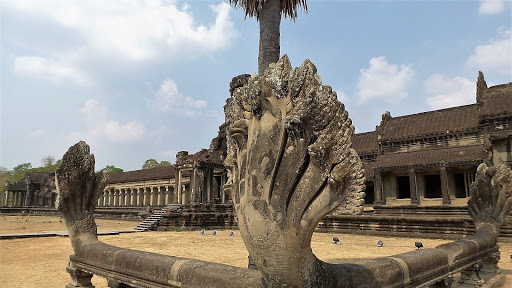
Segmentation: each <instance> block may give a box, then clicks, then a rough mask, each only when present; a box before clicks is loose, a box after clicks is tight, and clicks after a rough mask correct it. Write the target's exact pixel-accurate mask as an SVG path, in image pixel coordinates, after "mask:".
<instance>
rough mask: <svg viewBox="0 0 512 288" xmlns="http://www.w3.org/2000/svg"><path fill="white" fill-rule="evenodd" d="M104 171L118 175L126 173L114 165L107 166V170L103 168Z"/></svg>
mask: <svg viewBox="0 0 512 288" xmlns="http://www.w3.org/2000/svg"><path fill="white" fill-rule="evenodd" d="M102 170H106V171H107V174H109V175H110V174H116V173H121V172H124V170H123V169H121V168H119V167H116V166H114V165H107V166H105V168H103V169H102Z"/></svg>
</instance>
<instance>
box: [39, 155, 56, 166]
mask: <svg viewBox="0 0 512 288" xmlns="http://www.w3.org/2000/svg"><path fill="white" fill-rule="evenodd" d="M41 164H42V165H43V167H48V166H51V165H53V164H55V157H53V156H52V155H48V156H45V157H43V159H41Z"/></svg>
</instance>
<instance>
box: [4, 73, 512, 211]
mask: <svg viewBox="0 0 512 288" xmlns="http://www.w3.org/2000/svg"><path fill="white" fill-rule="evenodd" d="M248 77H249V75H241V76H238V77H235V78H234V79H233V81H232V82H231V85H230V86H231V92H232V91H234V89H235V88H237V87H240V86H242V85H243V83H244V81H246V79H247V78H248ZM225 129H226V127H225V124H223V125H221V126H220V127H219V134H218V136H217V137H216V138H214V139H213V140H212V142H211V145H210V147H209V149H203V150H201V151H199V152H197V153H195V154H193V155H189V154H188V152H187V151H182V152H178V154H177V156H176V164H175V165H172V166H168V167H158V168H153V169H143V170H137V171H129V172H123V173H118V174H113V175H110V179H109V182H108V185H107V186H106V187H105V190H104V191H103V193H102V195H100V197H99V199H98V204H97V205H98V207H110V208H112V207H147V206H154V207H157V206H166V205H168V204H182V205H185V204H199V203H203V204H205V203H211V204H215V203H229V202H230V199H229V198H228V197H227V195H224V193H223V192H222V190H223V189H222V185H223V183H225V182H226V180H227V179H226V172H225V169H224V164H223V162H224V158H225V156H226V131H225ZM352 143H353V147H354V149H355V150H356V151H357V152H358V153H359V155H360V157H361V159H362V161H363V163H364V168H365V174H366V179H367V182H366V186H367V188H366V205H368V206H374V205H375V206H384V207H385V206H394V207H396V206H465V205H466V204H467V200H468V199H467V197H468V189H469V184H470V183H471V181H473V180H474V175H475V171H476V167H477V166H478V165H479V164H480V163H482V162H488V163H494V164H501V163H506V164H508V165H512V153H511V150H512V83H508V84H503V85H498V86H494V87H489V88H488V87H487V84H486V83H485V80H484V77H483V74H482V73H479V77H478V80H477V91H476V103H474V104H470V105H465V106H458V107H453V108H448V109H442V110H435V111H429V112H423V113H418V114H412V115H405V116H400V117H392V116H391V115H390V113H389V112H386V113H384V115H383V116H382V121H381V123H380V124H379V125H378V126H377V127H376V129H375V131H372V132H366V133H359V134H355V135H354V136H353V138H352ZM53 178H54V175H51V174H48V173H27V176H26V177H25V179H23V180H20V181H18V182H16V183H13V184H8V185H7V186H6V190H5V191H6V192H5V195H4V203H2V204H3V205H4V206H10V207H13V206H14V207H20V206H39V207H53V205H54V202H55V184H54V183H53Z"/></svg>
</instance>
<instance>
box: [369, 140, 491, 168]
mask: <svg viewBox="0 0 512 288" xmlns="http://www.w3.org/2000/svg"><path fill="white" fill-rule="evenodd" d="M487 156H488V155H487V152H486V151H485V150H484V147H483V146H482V145H474V146H461V147H446V148H439V149H429V150H418V151H411V152H396V153H389V154H382V155H379V156H377V162H376V163H377V165H376V166H375V168H378V169H380V170H392V169H404V168H408V167H436V166H440V165H442V163H445V164H446V165H450V166H458V165H467V164H472V165H476V164H478V163H480V162H482V161H483V159H485V158H487Z"/></svg>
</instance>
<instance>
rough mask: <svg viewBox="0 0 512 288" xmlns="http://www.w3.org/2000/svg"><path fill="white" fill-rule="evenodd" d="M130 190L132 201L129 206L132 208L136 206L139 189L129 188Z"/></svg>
mask: <svg viewBox="0 0 512 288" xmlns="http://www.w3.org/2000/svg"><path fill="white" fill-rule="evenodd" d="M130 190H131V191H132V193H131V196H132V200H131V201H130V206H131V207H134V206H137V190H139V189H137V188H135V189H134V188H131V189H130Z"/></svg>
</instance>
